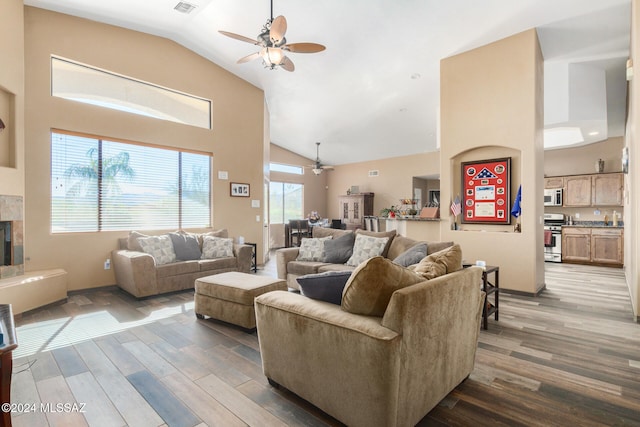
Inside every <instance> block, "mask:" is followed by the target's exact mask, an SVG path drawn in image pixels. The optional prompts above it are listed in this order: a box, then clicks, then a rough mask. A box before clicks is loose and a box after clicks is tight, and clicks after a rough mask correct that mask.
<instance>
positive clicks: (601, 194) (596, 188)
mask: <svg viewBox="0 0 640 427" xmlns="http://www.w3.org/2000/svg"><path fill="white" fill-rule="evenodd" d="M547 179H549V178H547ZM623 182H624V180H623V177H622V174H621V173H603V174H595V175H573V176H565V177H564V199H563V203H562V205H563V206H565V207H572V208H573V207H589V206H595V207H600V206H622V201H623V200H622V188H623Z"/></svg>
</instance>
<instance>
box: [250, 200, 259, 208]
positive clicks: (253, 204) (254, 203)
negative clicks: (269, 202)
mask: <svg viewBox="0 0 640 427" xmlns="http://www.w3.org/2000/svg"><path fill="white" fill-rule="evenodd" d="M251 207H252V208H259V207H260V200H251Z"/></svg>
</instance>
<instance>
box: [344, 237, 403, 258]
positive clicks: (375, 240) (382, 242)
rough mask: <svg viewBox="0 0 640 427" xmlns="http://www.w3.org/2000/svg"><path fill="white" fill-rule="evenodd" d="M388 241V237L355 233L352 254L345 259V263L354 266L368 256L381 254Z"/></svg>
mask: <svg viewBox="0 0 640 427" xmlns="http://www.w3.org/2000/svg"><path fill="white" fill-rule="evenodd" d="M394 231H395V230H394ZM388 241H389V238H388V237H371V236H367V235H364V234H356V242H355V243H354V244H353V254H352V255H351V257H350V258H349V259H348V260H347V265H350V266H352V267H356V266H358V265H360V264H361V263H362V262H364V261H366V260H368V259H369V258H373V257H374V256H379V255H382V253H383V252H384V248H385V246H386V245H387V242H388Z"/></svg>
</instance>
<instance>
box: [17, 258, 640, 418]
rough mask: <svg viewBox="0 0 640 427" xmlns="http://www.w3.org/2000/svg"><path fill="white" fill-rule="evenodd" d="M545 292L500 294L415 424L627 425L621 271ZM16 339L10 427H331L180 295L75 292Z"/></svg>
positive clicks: (585, 276)
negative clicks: (463, 363) (461, 367)
mask: <svg viewBox="0 0 640 427" xmlns="http://www.w3.org/2000/svg"><path fill="white" fill-rule="evenodd" d="M274 264H275V263H274V262H273V261H272V262H270V263H268V265H267V267H266V269H263V270H260V271H259V274H265V275H275V266H274ZM546 282H547V290H546V291H545V292H543V293H542V294H541V295H540V296H539V297H537V298H532V297H526V296H521V295H510V294H508V293H507V292H506V291H503V292H502V293H501V298H500V321H499V322H496V321H494V320H493V318H491V320H490V321H489V329H488V330H486V331H484V330H482V331H481V333H480V342H479V345H478V351H477V355H476V365H475V370H474V372H473V373H472V374H471V376H470V377H469V378H468V379H467V380H466V381H465V382H464V383H462V384H461V385H459V386H458V387H457V388H456V389H455V390H454V391H453V392H452V393H450V394H449V396H447V397H446V398H445V399H444V400H443V401H442V402H441V403H440V404H439V405H438V406H437V407H436V408H434V409H433V410H432V411H431V412H430V413H429V414H428V415H427V416H426V417H425V418H424V419H423V420H422V421H421V422H420V423H419V425H421V426H430V425H433V426H441V425H459V426H468V425H473V426H479V425H487V426H488V425H491V426H496V425H505V426H516V425H531V426H538V425H539V426H548V425H558V426H564V425H567V426H576V425H581V426H589V425H640V325H638V324H637V323H635V322H634V321H633V319H632V311H631V305H630V302H629V296H628V293H627V288H626V285H625V283H624V276H623V272H622V270H619V269H608V268H602V267H589V266H580V265H570V264H547V265H546ZM17 330H18V340H19V347H18V349H17V350H16V351H15V352H14V357H15V360H14V376H13V384H12V400H13V402H14V403H15V404H16V405H22V407H21V408H16V409H20V411H19V412H15V413H13V425H14V426H30V427H31V426H47V425H51V426H54V425H55V426H57V425H64V426H76V425H78V426H81V425H91V426H119V425H130V426H160V425H167V426H207V425H210V426H213V425H223V426H236V425H238V426H240V425H251V426H264V425H274V426H275V425H290V426H302V425H304V426H307V425H309V426H322V425H340V423H338V422H337V421H336V420H334V419H332V418H331V417H329V416H328V415H326V414H324V413H322V412H320V411H319V410H318V409H316V408H314V407H313V406H311V405H310V404H308V403H306V402H304V401H302V400H301V399H299V398H297V396H295V395H293V394H292V393H289V392H287V391H286V390H275V389H273V388H271V387H270V386H269V385H268V383H267V380H266V378H265V377H264V376H263V375H262V371H261V366H260V354H259V348H258V342H257V337H256V334H255V333H254V334H247V333H245V332H243V331H241V330H240V329H238V328H236V327H233V326H231V325H227V324H223V323H221V322H217V321H214V320H204V321H203V320H197V319H196V317H195V315H194V313H193V292H192V291H187V292H183V293H178V294H171V295H167V296H161V297H156V298H151V299H147V300H143V301H138V300H136V299H134V298H132V297H130V296H128V295H127V294H125V293H123V292H121V291H120V290H118V289H116V288H108V289H99V290H94V291H85V292H81V293H76V294H73V295H71V296H70V297H69V299H68V301H67V302H66V303H63V304H62V303H61V304H57V305H52V306H49V307H45V308H42V309H38V310H34V311H32V312H29V313H25V314H24V315H23V316H22V318H21V319H19V320H18V322H17ZM407 398H410V397H409V396H407ZM41 404H42V406H41ZM56 404H62V405H60V406H56ZM65 404H66V406H65ZM32 405H33V406H32Z"/></svg>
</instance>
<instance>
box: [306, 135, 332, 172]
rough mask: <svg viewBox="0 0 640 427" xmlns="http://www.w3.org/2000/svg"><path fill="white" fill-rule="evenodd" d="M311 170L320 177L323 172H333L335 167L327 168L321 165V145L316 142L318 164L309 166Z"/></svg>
mask: <svg viewBox="0 0 640 427" xmlns="http://www.w3.org/2000/svg"><path fill="white" fill-rule="evenodd" d="M307 167H309V168H311V170H312V171H313V173H314V174H315V175H320V174H321V173H322V171H323V170H332V169H333V166H327V165H323V164H322V163H320V143H319V142H316V163H315V164H313V165H309V166H307Z"/></svg>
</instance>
